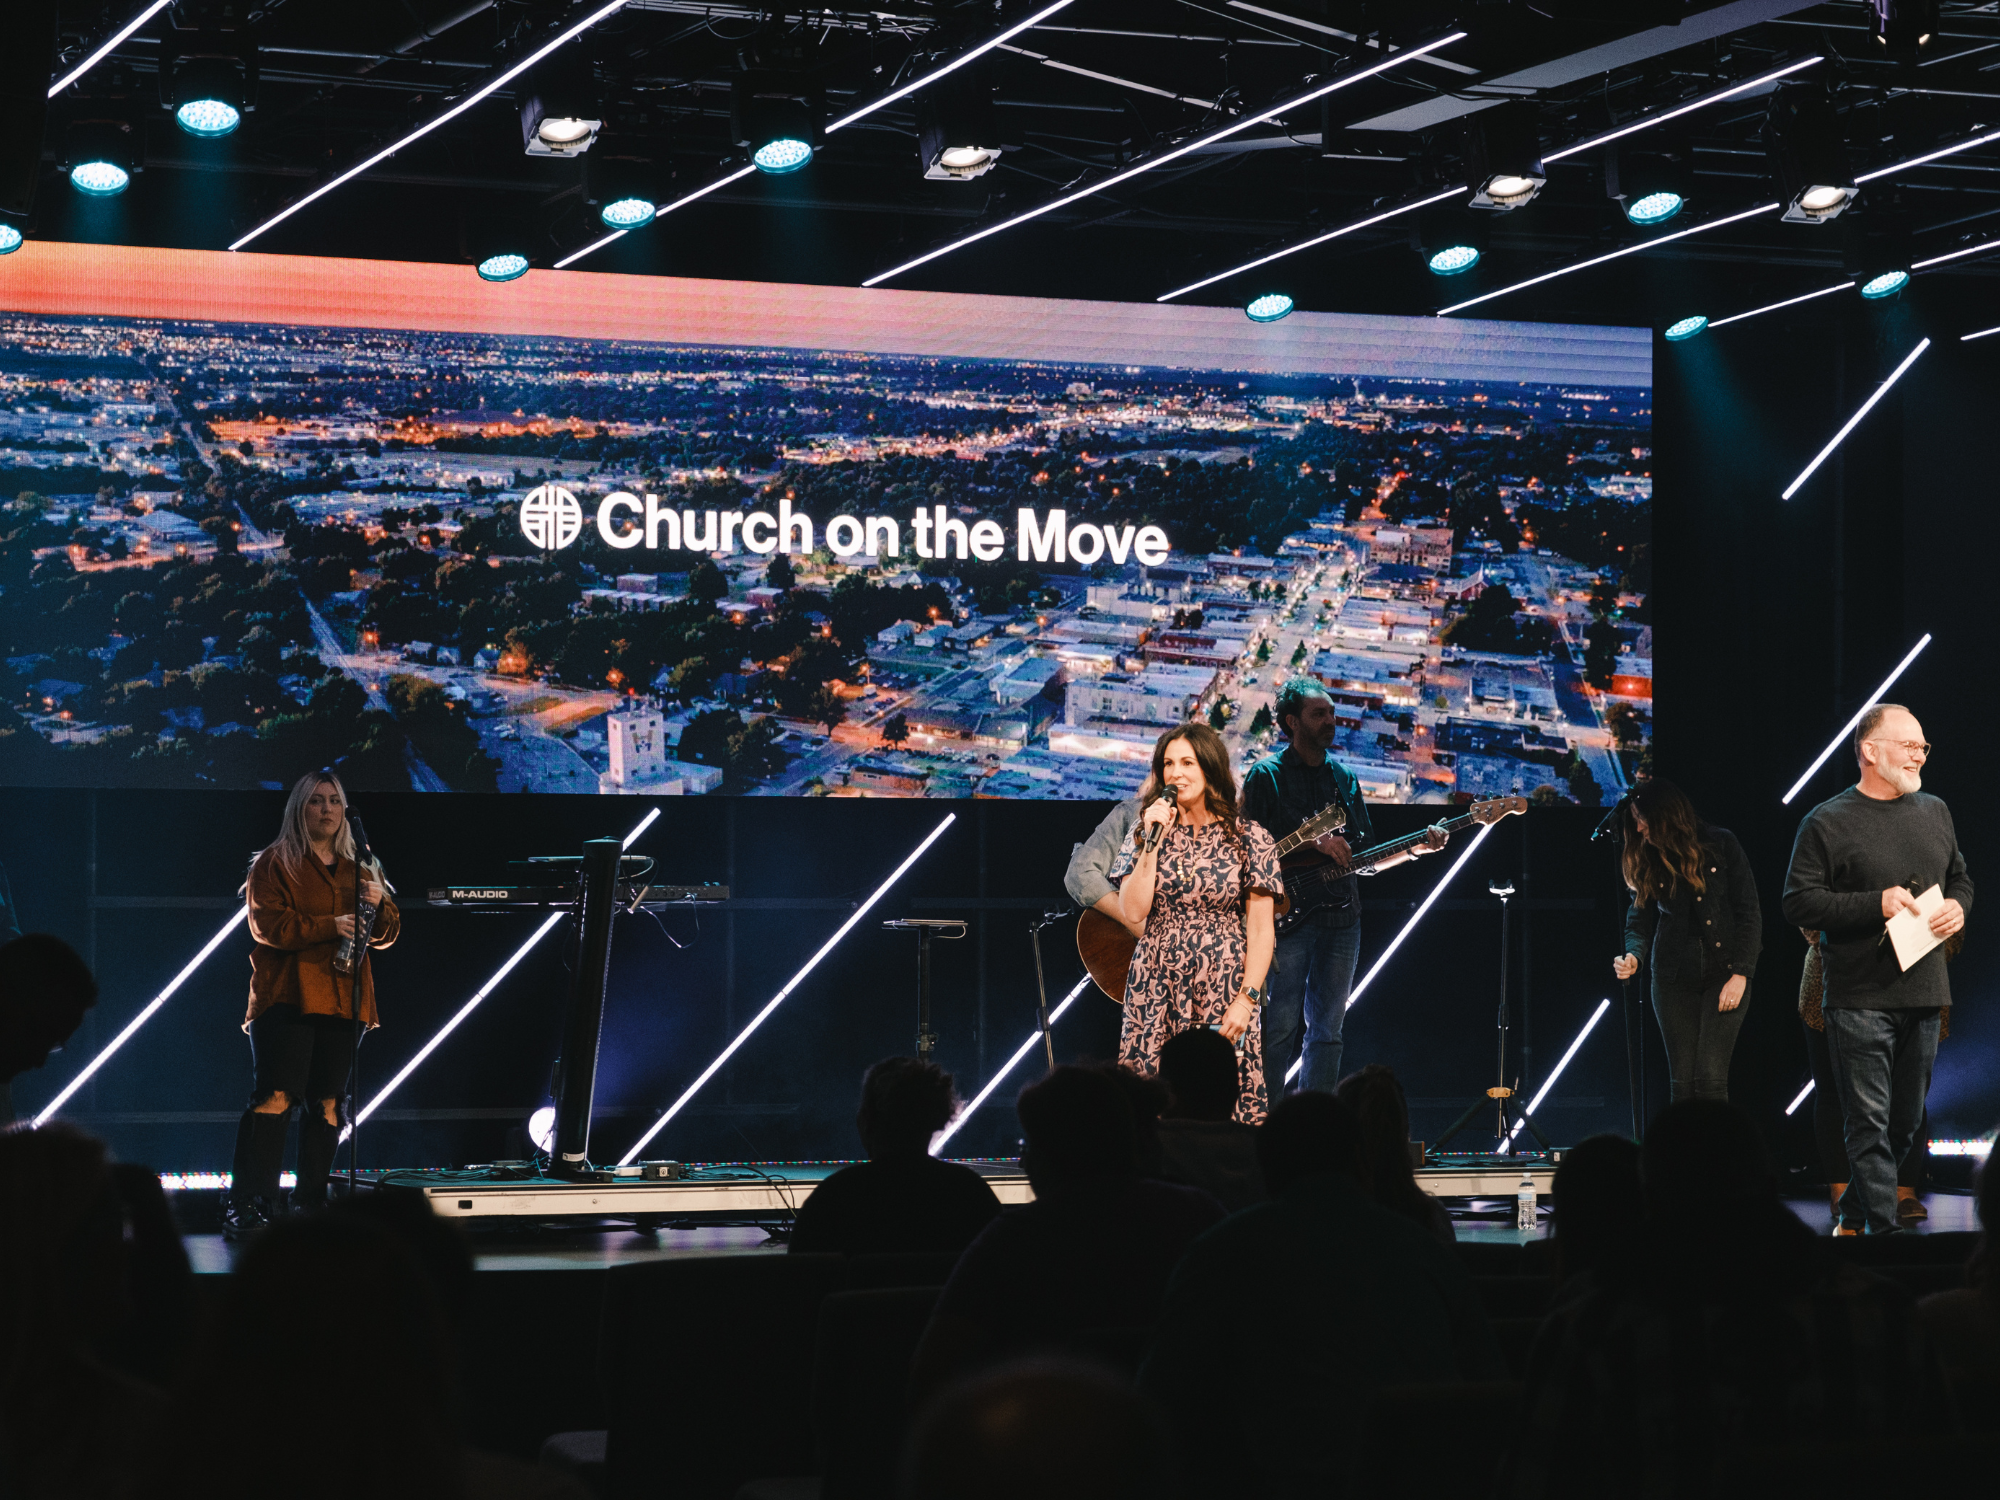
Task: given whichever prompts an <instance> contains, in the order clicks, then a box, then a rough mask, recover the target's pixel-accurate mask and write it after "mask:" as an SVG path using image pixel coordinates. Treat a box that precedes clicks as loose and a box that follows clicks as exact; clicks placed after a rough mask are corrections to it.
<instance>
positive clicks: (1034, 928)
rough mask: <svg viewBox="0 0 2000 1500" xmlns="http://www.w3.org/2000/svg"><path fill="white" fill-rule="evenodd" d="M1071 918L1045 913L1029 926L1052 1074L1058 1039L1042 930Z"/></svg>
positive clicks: (1054, 913) (1057, 913)
mask: <svg viewBox="0 0 2000 1500" xmlns="http://www.w3.org/2000/svg"><path fill="white" fill-rule="evenodd" d="M1069 916H1070V913H1069V912H1066V911H1045V912H1043V913H1042V915H1041V917H1040V919H1039V920H1037V921H1034V922H1030V923H1029V924H1028V940H1029V941H1030V942H1031V943H1032V944H1033V945H1034V949H1035V991H1036V994H1037V996H1038V997H1039V1003H1040V1007H1041V1017H1042V1047H1043V1050H1045V1051H1046V1052H1047V1053H1048V1057H1049V1071H1050V1072H1051V1073H1053V1072H1055V1070H1056V1039H1055V1035H1054V1033H1053V1032H1051V1031H1050V1030H1049V983H1048V980H1047V979H1046V978H1045V977H1044V976H1043V973H1042V929H1043V928H1044V927H1049V926H1052V925H1054V924H1055V923H1057V922H1062V921H1066V920H1068V918H1069Z"/></svg>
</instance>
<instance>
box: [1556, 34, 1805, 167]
mask: <svg viewBox="0 0 2000 1500" xmlns="http://www.w3.org/2000/svg"><path fill="white" fill-rule="evenodd" d="M1825 61H1826V59H1825V58H1824V57H1821V56H1818V55H1815V56H1812V57H1805V58H1801V59H1799V61H1797V62H1792V63H1786V64H1785V65H1784V66H1783V67H1782V68H1773V69H1772V70H1771V71H1770V72H1768V73H1759V74H1758V75H1757V76H1756V77H1755V78H1746V79H1744V80H1743V81H1742V82H1741V83H1733V84H1731V85H1730V86H1729V87H1728V88H1726V89H1720V90H1718V91H1717V92H1715V93H1713V94H1703V95H1702V96H1701V97H1699V98H1697V99H1690V100H1688V101H1687V102H1686V103H1685V104H1677V105H1675V106H1674V107H1673V108H1672V109H1668V110H1662V111H1661V112H1660V113H1659V114H1657V115H1647V116H1645V117H1644V118H1642V119H1637V120H1627V121H1626V122H1625V123H1624V124H1623V125H1620V126H1619V127H1618V128H1617V129H1616V130H1607V131H1606V132H1605V133H1604V134H1603V135H1593V136H1591V137H1590V138H1589V139H1588V140H1581V141H1578V142H1576V143H1575V144H1574V145H1570V146H1564V147H1562V148H1561V149H1560V150H1556V151H1549V152H1545V153H1543V156H1542V160H1543V161H1544V162H1552V161H1561V160H1562V159H1563V158H1564V157H1565V156H1575V155H1576V154H1577V153H1578V152H1582V151H1588V150H1590V149H1591V148H1592V147H1594V146H1602V145H1605V144H1606V143H1607V142H1610V141H1615V140H1618V139H1620V138H1621V137H1624V136H1628V135H1633V134H1635V133H1637V132H1638V131H1641V130H1650V129H1652V127H1653V126H1655V125H1664V124H1665V123H1666V122H1667V121H1668V120H1675V119H1679V118H1680V117H1681V116H1682V115H1686V114H1692V113H1693V112H1694V111H1695V110H1698V109H1706V108H1708V106H1709V105H1711V104H1720V103H1721V102H1722V101H1723V100H1724V99H1733V98H1735V97H1736V96H1737V95H1738V94H1745V93H1748V92H1749V91H1750V90H1751V89H1755V88H1762V87H1763V86H1764V85H1765V84H1767V83H1776V82H1777V81H1778V80H1779V79H1780V78H1783V77H1786V76H1787V75H1788V74H1792V73H1797V72H1799V71H1801V70H1802V69H1805V68H1810V67H1811V66H1812V65H1813V64H1814V63H1819V62H1825Z"/></svg>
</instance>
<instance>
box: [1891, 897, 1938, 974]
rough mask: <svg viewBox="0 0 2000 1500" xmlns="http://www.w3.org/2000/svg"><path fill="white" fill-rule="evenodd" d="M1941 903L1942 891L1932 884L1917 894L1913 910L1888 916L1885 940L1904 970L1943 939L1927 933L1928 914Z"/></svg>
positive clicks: (1929, 923)
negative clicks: (1894, 951)
mask: <svg viewBox="0 0 2000 1500" xmlns="http://www.w3.org/2000/svg"><path fill="white" fill-rule="evenodd" d="M1943 905H1944V891H1943V890H1942V889H1941V888H1940V887H1938V886H1932V887H1931V888H1930V889H1929V890H1927V891H1925V892H1924V893H1923V894H1922V895H1921V896H1919V897H1917V909H1916V910H1915V911H1909V910H1904V911H1899V912H1897V913H1896V915H1895V916H1893V917H1891V918H1889V941H1890V943H1891V944H1892V945H1894V947H1895V949H1896V962H1897V963H1899V964H1901V965H1902V966H1903V972H1904V973H1906V974H1907V973H1908V972H1909V971H1910V965H1911V964H1913V963H1915V962H1916V961H1917V960H1918V959H1920V958H1922V957H1923V956H1924V955H1925V954H1926V953H1928V952H1930V951H1931V949H1933V948H1935V947H1937V945H1938V944H1939V943H1941V942H1943V941H1944V939H1942V938H1939V937H1934V936H1932V934H1931V918H1932V917H1933V916H1935V915H1936V914H1937V910H1938V908H1939V907H1941V906H1943Z"/></svg>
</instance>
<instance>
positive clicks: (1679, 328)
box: [1667, 313, 1708, 344]
mask: <svg viewBox="0 0 2000 1500" xmlns="http://www.w3.org/2000/svg"><path fill="white" fill-rule="evenodd" d="M1706 327H1708V319H1707V318H1706V317H1704V316H1703V315H1702V314H1700V313H1693V314H1690V315H1689V316H1688V317H1685V318H1682V319H1680V320H1679V321H1677V322H1673V323H1669V324H1668V325H1667V342H1668V343H1670V344H1678V343H1680V342H1681V340H1683V339H1691V338H1693V337H1694V336H1695V335H1696V334H1697V333H1700V332H1701V331H1702V330H1703V329H1704V328H1706Z"/></svg>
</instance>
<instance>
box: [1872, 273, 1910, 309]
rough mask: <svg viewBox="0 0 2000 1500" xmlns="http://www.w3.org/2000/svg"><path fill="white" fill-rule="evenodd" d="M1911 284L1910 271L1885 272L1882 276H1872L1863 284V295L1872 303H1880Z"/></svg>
mask: <svg viewBox="0 0 2000 1500" xmlns="http://www.w3.org/2000/svg"><path fill="white" fill-rule="evenodd" d="M1909 284H1910V273H1909V272H1908V271H1884V272H1883V273H1882V274H1881V275H1880V276H1871V277H1869V278H1868V280H1866V281H1864V282H1862V283H1861V295H1862V296H1864V297H1866V298H1867V299H1868V300H1869V301H1870V302H1879V301H1881V300H1882V298H1884V297H1893V296H1895V295H1896V293H1898V292H1900V291H1901V290H1902V289H1903V288H1904V287H1906V286H1908V285H1909Z"/></svg>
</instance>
